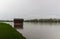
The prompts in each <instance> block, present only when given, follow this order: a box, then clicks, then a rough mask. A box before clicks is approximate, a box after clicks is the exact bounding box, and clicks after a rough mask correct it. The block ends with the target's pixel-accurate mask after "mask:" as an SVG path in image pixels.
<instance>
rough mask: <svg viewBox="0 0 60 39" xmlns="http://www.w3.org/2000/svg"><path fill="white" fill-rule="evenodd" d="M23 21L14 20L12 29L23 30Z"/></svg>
mask: <svg viewBox="0 0 60 39" xmlns="http://www.w3.org/2000/svg"><path fill="white" fill-rule="evenodd" d="M23 21H24V19H14V27H15V28H23Z"/></svg>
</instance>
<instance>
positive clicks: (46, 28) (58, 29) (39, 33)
mask: <svg viewBox="0 0 60 39" xmlns="http://www.w3.org/2000/svg"><path fill="white" fill-rule="evenodd" d="M6 23H8V24H10V25H12V27H14V26H13V25H14V24H13V22H10V23H9V22H6ZM17 31H19V32H20V33H22V34H23V36H25V37H26V38H27V39H60V23H28V22H25V23H24V28H23V29H17Z"/></svg>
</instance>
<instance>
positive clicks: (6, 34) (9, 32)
mask: <svg viewBox="0 0 60 39" xmlns="http://www.w3.org/2000/svg"><path fill="white" fill-rule="evenodd" d="M0 39H25V37H23V36H22V34H21V33H19V32H17V31H16V30H15V29H14V28H12V27H11V25H9V24H6V23H0Z"/></svg>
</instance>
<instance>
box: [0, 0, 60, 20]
mask: <svg viewBox="0 0 60 39" xmlns="http://www.w3.org/2000/svg"><path fill="white" fill-rule="evenodd" d="M14 18H24V19H33V18H38V19H39V18H60V0H0V19H14Z"/></svg>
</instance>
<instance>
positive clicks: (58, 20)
mask: <svg viewBox="0 0 60 39" xmlns="http://www.w3.org/2000/svg"><path fill="white" fill-rule="evenodd" d="M25 22H60V19H31V20H25Z"/></svg>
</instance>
